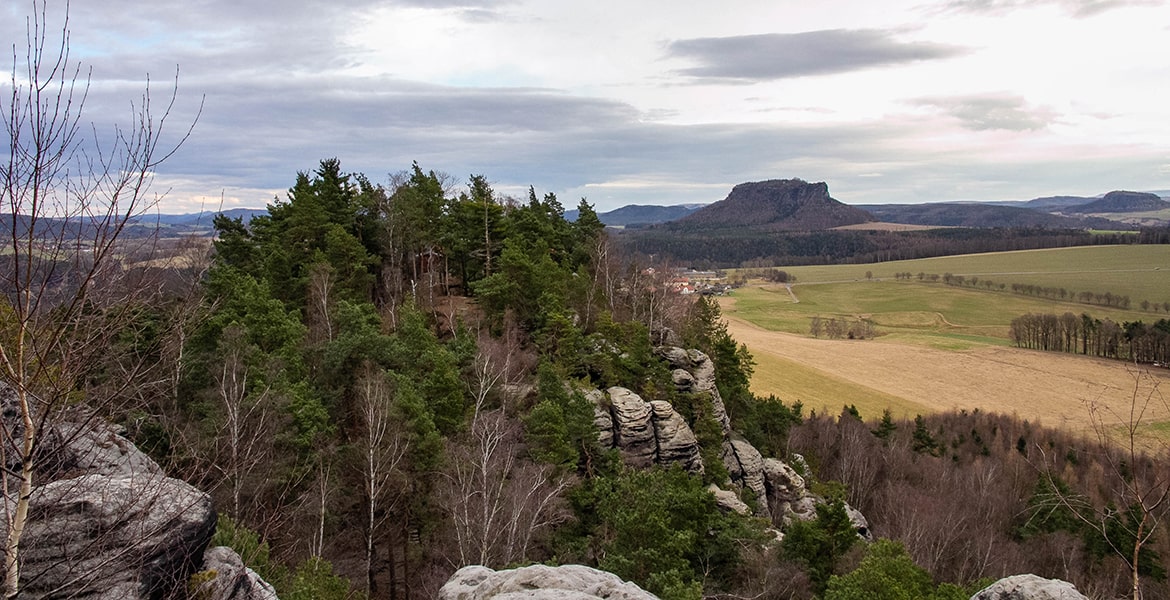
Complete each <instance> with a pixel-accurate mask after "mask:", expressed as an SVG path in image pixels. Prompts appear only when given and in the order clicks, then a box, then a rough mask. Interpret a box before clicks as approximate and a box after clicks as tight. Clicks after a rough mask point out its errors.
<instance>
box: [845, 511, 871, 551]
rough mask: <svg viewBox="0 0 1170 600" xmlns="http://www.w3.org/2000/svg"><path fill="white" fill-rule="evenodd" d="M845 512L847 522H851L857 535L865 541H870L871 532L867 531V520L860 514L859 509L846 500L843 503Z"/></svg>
mask: <svg viewBox="0 0 1170 600" xmlns="http://www.w3.org/2000/svg"><path fill="white" fill-rule="evenodd" d="M845 514H847V515H849V522H850V523H853V529H855V530H856V531H857V535H858V536H860V537H861V539H863V540H865V541H867V542H872V541H873V534H872V533H870V531H869V520H867V519H866V518H865V515H863V514H861V511H860V510H857V509H856V508H853V507H852V506H850V505H849V503H848V502H846V503H845Z"/></svg>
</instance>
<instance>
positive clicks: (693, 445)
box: [650, 400, 703, 473]
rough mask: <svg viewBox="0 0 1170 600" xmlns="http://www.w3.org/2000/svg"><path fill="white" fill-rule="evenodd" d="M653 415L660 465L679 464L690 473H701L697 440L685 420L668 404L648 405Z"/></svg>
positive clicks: (701, 463)
mask: <svg viewBox="0 0 1170 600" xmlns="http://www.w3.org/2000/svg"><path fill="white" fill-rule="evenodd" d="M650 408H651V410H652V411H653V413H654V416H653V420H654V437H655V439H657V440H658V457H657V461H658V462H659V463H661V464H679V465H682V467H683V468H684V469H686V470H687V471H690V472H692V473H701V472H703V458H702V456H700V454H699V439H698V438H696V437H695V432H694V431H691V427H690V425H687V421H686V419H684V418H683V417H682V415H680V414H678V413H677V412H675V410H674V407H673V406H671V405H670V403H669V402H663V401H661V400H655V401H653V402H651V403H650Z"/></svg>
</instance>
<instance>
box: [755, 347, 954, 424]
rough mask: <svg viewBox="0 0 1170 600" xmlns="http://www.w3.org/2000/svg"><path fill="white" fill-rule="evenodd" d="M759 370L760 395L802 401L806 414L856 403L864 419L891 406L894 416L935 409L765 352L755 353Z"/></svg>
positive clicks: (757, 391) (757, 387)
mask: <svg viewBox="0 0 1170 600" xmlns="http://www.w3.org/2000/svg"><path fill="white" fill-rule="evenodd" d="M754 357H755V360H756V372H755V375H754V376H753V377H752V392H754V393H755V394H756V395H760V396H765V397H766V396H768V395H775V396H776V397H777V398H780V399H781V400H783V401H784V402H785V403H786V404H792V403H793V402H797V401H799V402H801V403H802V404H803V405H804V411H805V414H808V413H809V412H810V411H816V412H817V413H821V414H825V413H827V414H831V415H836V414H838V413H840V412H841V409H842V408H843V407H844V406H845V405H847V404H852V405H853V406H855V407H856V408H857V411H858V412H859V413H861V417H862V418H863V419H877V418H880V417H881V416H882V411H884V410H886V409H889V410H890V412H891V413H893V416H894V417H904V418H913V417H914V415H917V414H926V413H929V412H933V411H932V409H931V408H930V407H927V406H923V405H921V404H918V403H916V402H912V401H910V400H906V399H904V398H900V397H898V396H895V395H893V394H887V393H884V392H881V391H879V390H875V389H873V388H870V387H866V386H864V385H859V384H856V383H853V382H850V381H847V380H845V379H843V378H840V377H834V376H832V375H829V374H826V373H824V372H822V371H819V370H817V369H814V368H810V367H806V366H804V365H802V364H800V363H798V362H795V361H791V360H787V359H784V358H780V357H777V356H772V355H769V354H764V353H757V354H755V355H754Z"/></svg>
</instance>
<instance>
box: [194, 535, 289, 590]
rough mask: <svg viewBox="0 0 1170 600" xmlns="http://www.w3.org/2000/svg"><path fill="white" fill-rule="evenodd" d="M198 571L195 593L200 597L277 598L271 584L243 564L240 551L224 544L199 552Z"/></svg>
mask: <svg viewBox="0 0 1170 600" xmlns="http://www.w3.org/2000/svg"><path fill="white" fill-rule="evenodd" d="M200 575H201V577H199V593H198V594H196V597H198V598H201V599H202V600H279V599H278V598H277V597H276V590H275V589H274V588H273V587H272V585H271V584H269V583H268V582H267V581H264V580H263V579H261V578H260V576H259V575H257V574H256V572H255V571H253V570H252V569H249V568H248V567H245V566H244V562H243V561H242V560H240V555H239V554H236V551H235V550H232V549H231V548H228V547H227V546H216V547H214V548H208V549H207V552H204V553H203V571H202V572H201V573H200Z"/></svg>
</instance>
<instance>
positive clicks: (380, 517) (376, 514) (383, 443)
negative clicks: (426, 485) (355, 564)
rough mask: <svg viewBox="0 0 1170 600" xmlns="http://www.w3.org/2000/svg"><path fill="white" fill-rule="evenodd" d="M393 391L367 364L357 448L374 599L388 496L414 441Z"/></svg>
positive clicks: (361, 380) (359, 386) (359, 403)
mask: <svg viewBox="0 0 1170 600" xmlns="http://www.w3.org/2000/svg"><path fill="white" fill-rule="evenodd" d="M392 403H393V390H392V386H391V383H390V382H389V381H387V379H386V375H385V374H384V373H381V372H380V371H378V370H377V369H376V368H375V367H373V366H369V365H367V366H366V368H365V369H364V372H363V373H362V375H361V376H360V378H359V379H358V384H357V411H358V414H359V416H360V417H361V426H362V427H361V433H360V435H359V438H358V440H357V444H356V445H357V449H358V452H359V453H360V454H361V460H360V464H361V471H362V488H363V489H362V491H363V492H364V493H365V500H366V514H365V517H366V522H365V534H366V535H365V538H366V539H365V554H366V586H367V590H368V591H369V593H370V595H371V596H374V595H375V593H376V591H377V584H376V578H375V575H376V569H375V562H376V557H375V542H376V541H377V539H378V535H379V530H380V528H381V525H382V523H383V522H384V521H385V515H386V514H388V513H389V507H387V506H386V503H387V501H388V498H387V496H389V495H390V492H391V491H392V487H393V484H395V483H396V481H397V479H399V478H401V477H402V475H403V473H402V465H403V462H404V461H405V460H406V457H407V452H408V451H409V450H410V440H409V436H408V435H407V433H406V432H405V431H404V429H403V427H402V425H401V424H400V423H398V422H396V421H397V420H396V419H395V418H394V415H393V407H392Z"/></svg>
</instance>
